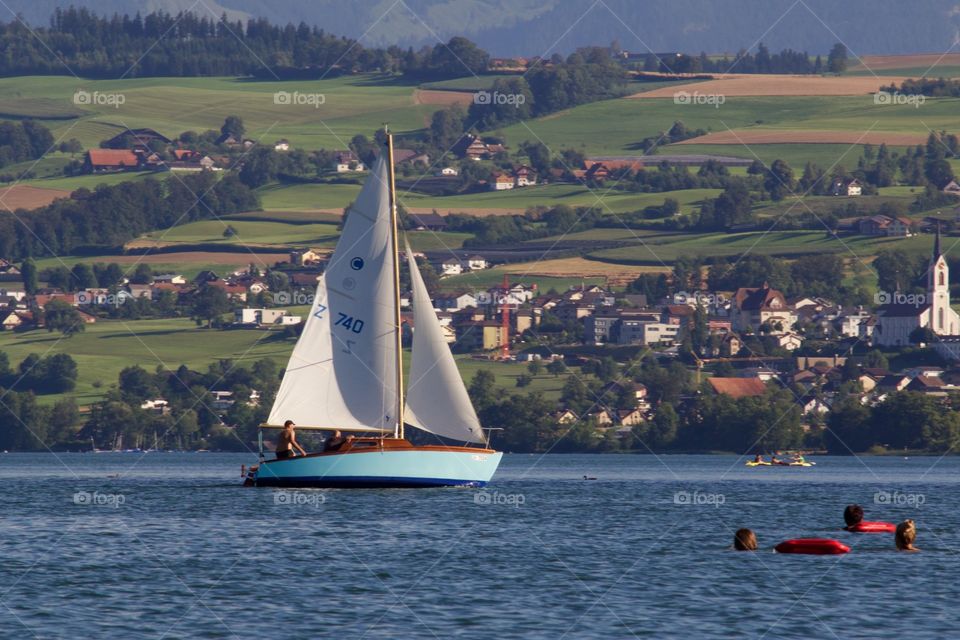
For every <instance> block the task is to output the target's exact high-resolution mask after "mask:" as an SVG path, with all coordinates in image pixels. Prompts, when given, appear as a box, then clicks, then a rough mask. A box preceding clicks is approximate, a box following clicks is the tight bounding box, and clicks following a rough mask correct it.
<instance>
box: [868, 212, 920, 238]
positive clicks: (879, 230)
mask: <svg viewBox="0 0 960 640" xmlns="http://www.w3.org/2000/svg"><path fill="white" fill-rule="evenodd" d="M912 225H913V221H912V220H910V218H904V217H902V216H898V217H895V218H891V217H889V216H883V215H876V216H870V217H869V218H861V219H860V220H859V222H858V223H857V228H858V230H859V231H860V234H861V235H865V236H886V237H897V238H906V237H909V236H910V235H911V231H910V229H911V227H912Z"/></svg>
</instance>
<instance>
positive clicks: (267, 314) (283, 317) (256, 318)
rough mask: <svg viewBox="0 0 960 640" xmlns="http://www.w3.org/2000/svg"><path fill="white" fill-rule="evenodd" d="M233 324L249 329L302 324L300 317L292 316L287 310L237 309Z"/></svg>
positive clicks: (234, 313)
mask: <svg viewBox="0 0 960 640" xmlns="http://www.w3.org/2000/svg"><path fill="white" fill-rule="evenodd" d="M233 315H234V317H233V323H234V324H236V325H240V326H247V327H262V326H270V325H281V326H290V325H295V324H300V321H301V318H300V316H295V315H291V314H290V313H289V312H288V311H287V310H286V309H236V310H235V311H234V312H233Z"/></svg>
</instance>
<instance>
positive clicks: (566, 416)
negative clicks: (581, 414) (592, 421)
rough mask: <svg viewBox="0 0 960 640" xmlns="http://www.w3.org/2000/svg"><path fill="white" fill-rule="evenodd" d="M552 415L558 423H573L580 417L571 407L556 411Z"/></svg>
mask: <svg viewBox="0 0 960 640" xmlns="http://www.w3.org/2000/svg"><path fill="white" fill-rule="evenodd" d="M552 417H553V419H554V421H555V422H556V423H557V424H573V423H574V422H576V421H577V420H579V419H580V418H578V417H577V414H575V413H574V412H573V411H570V409H564V410H563V411H558V412H556V413H554V414H553V415H552Z"/></svg>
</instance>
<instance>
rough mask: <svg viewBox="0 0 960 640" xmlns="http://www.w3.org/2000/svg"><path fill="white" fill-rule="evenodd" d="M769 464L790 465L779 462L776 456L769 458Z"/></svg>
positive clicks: (782, 461) (783, 461)
mask: <svg viewBox="0 0 960 640" xmlns="http://www.w3.org/2000/svg"><path fill="white" fill-rule="evenodd" d="M770 464H785V465H788V464H790V463H789V462H786V461H785V460H781V459H780V458H778V457H777V454H773V455H772V456H770Z"/></svg>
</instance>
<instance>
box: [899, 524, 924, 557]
mask: <svg viewBox="0 0 960 640" xmlns="http://www.w3.org/2000/svg"><path fill="white" fill-rule="evenodd" d="M916 540H917V526H916V525H915V524H914V523H913V520H909V519H908V520H904V521H903V522H901V523H900V524H898V525H897V532H896V533H895V534H894V537H893V541H894V543H895V544H896V545H897V551H920V549H917V548H916V547H915V546H913V543H914V542H916Z"/></svg>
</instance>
